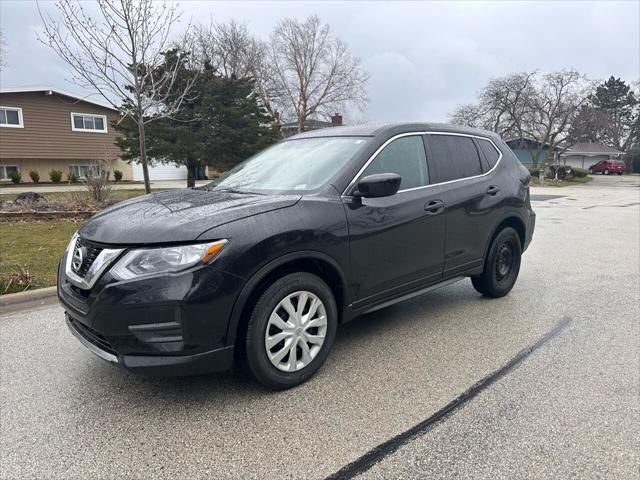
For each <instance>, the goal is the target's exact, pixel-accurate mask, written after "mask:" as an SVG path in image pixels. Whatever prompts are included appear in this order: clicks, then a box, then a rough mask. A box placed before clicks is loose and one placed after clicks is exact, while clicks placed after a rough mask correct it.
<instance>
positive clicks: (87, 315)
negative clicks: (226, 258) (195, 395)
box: [58, 258, 241, 376]
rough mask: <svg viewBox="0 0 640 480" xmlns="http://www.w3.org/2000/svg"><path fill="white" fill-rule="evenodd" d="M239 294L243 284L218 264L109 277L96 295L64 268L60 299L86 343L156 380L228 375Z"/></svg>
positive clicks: (96, 289) (99, 353) (72, 328)
mask: <svg viewBox="0 0 640 480" xmlns="http://www.w3.org/2000/svg"><path fill="white" fill-rule="evenodd" d="M64 261H65V259H64V258H63V259H62V261H61V265H64ZM240 287H241V279H240V278H238V277H236V276H234V275H231V274H228V273H225V272H223V271H221V270H217V269H215V268H213V266H211V265H208V266H204V267H199V268H196V269H193V270H190V271H186V272H183V273H180V274H175V275H164V276H158V277H149V278H146V279H139V280H131V281H125V282H117V281H115V280H114V279H113V278H111V277H110V275H109V273H105V274H104V275H103V277H102V278H101V279H100V280H99V281H98V282H97V283H96V284H95V286H94V287H93V288H92V289H91V290H81V289H79V288H77V287H75V286H74V285H72V284H71V283H69V282H68V281H67V280H66V278H65V274H64V268H60V269H59V273H58V298H59V299H60V302H61V303H62V305H63V307H64V309H65V312H66V316H67V325H68V327H69V329H70V331H71V333H72V334H73V335H74V336H75V337H76V338H77V339H78V340H79V341H80V343H82V344H83V345H84V346H85V347H86V348H87V349H88V350H90V351H91V352H92V353H94V354H95V355H97V356H98V357H100V358H102V359H103V360H106V361H108V362H110V363H113V364H116V365H120V366H122V367H125V368H127V369H129V370H131V371H135V372H139V373H146V374H151V375H166V376H173V375H194V374H201V373H206V372H213V371H224V370H228V369H229V368H230V367H231V366H232V362H233V357H234V355H233V342H232V341H228V339H227V337H226V335H227V330H228V323H229V318H230V315H231V310H232V308H233V304H234V302H235V300H236V298H237V295H238V292H239V290H240Z"/></svg>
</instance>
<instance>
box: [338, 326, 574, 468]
mask: <svg viewBox="0 0 640 480" xmlns="http://www.w3.org/2000/svg"><path fill="white" fill-rule="evenodd" d="M571 321H572V320H571V318H569V317H563V318H562V319H561V320H560V321H558V322H557V323H556V324H555V325H554V326H553V328H552V329H551V330H549V331H548V332H547V333H545V334H544V335H543V336H542V337H540V338H539V339H538V340H537V341H536V342H535V343H534V344H532V345H529V346H528V347H526V348H524V349H522V350H520V351H519V352H518V353H517V354H516V355H515V356H514V357H512V358H511V359H510V360H509V361H508V362H507V363H505V364H504V365H503V366H502V367H500V368H498V369H497V370H494V371H493V372H491V373H490V374H489V375H487V376H486V377H484V378H483V379H482V380H480V381H478V382H477V383H475V384H474V385H472V386H471V387H470V388H469V389H467V390H466V391H465V392H463V393H462V394H460V395H458V396H457V397H456V398H454V399H453V400H452V401H451V402H449V403H448V404H446V405H445V406H444V407H442V408H441V409H440V410H438V411H437V412H435V413H434V414H433V415H431V416H430V417H428V418H426V419H425V420H423V421H422V422H420V423H418V424H417V425H415V426H413V427H411V428H410V429H409V430H406V431H404V432H402V433H400V434H398V435H396V436H395V437H392V438H390V439H389V440H387V441H385V442H383V443H381V444H379V445H377V446H376V447H374V448H372V449H371V450H369V451H368V452H366V453H365V454H363V455H362V456H360V457H359V458H357V459H356V460H354V461H353V462H351V463H349V464H347V465H345V466H344V467H342V468H341V469H340V470H338V471H337V472H335V473H333V474H331V475H329V476H328V477H327V479H326V480H334V479H347V478H355V477H356V476H358V475H360V474H362V473H364V472H366V471H367V470H369V469H371V467H373V466H374V465H376V464H377V463H379V462H381V461H382V460H383V459H385V458H386V457H388V456H389V455H391V454H392V453H394V452H395V451H396V450H398V449H399V448H400V447H402V446H404V445H405V444H407V443H408V442H409V441H411V440H412V439H414V438H416V437H418V436H421V435H424V434H425V433H427V432H429V431H430V430H431V429H433V428H434V427H436V426H437V425H438V424H440V423H442V422H444V421H446V420H447V419H448V418H449V417H450V416H452V415H453V414H454V413H455V412H456V411H457V410H458V409H459V408H461V407H462V406H464V405H465V404H466V403H467V402H469V401H470V400H472V399H473V398H475V397H476V396H478V395H479V394H480V393H481V392H482V391H484V390H485V389H487V388H489V387H490V386H491V385H493V384H494V383H495V382H497V381H498V380H500V379H501V378H502V377H504V376H505V375H507V374H508V373H509V372H511V370H513V369H515V368H517V367H518V366H519V365H520V364H522V362H524V360H526V359H527V358H528V357H529V356H530V355H531V354H532V353H534V352H535V351H536V350H538V349H539V348H540V347H542V346H543V345H545V344H547V343H548V342H550V341H551V340H553V339H554V338H555V337H557V336H558V335H560V334H561V333H562V332H563V331H564V330H565V329H566V328H567V327H568V326H569V325H570V324H571Z"/></svg>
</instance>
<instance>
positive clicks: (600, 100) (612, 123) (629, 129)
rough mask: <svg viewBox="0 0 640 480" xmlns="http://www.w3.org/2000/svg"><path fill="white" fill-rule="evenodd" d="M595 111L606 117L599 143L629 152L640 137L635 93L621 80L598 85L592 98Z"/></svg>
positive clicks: (611, 78) (612, 78) (599, 133)
mask: <svg viewBox="0 0 640 480" xmlns="http://www.w3.org/2000/svg"><path fill="white" fill-rule="evenodd" d="M591 104H592V106H593V109H594V111H595V112H598V113H599V114H601V115H605V116H606V122H605V125H603V126H602V128H601V129H600V131H599V132H598V138H599V140H600V141H601V142H602V143H604V144H606V145H608V146H610V147H613V148H616V149H618V150H620V151H623V152H624V151H627V150H628V149H629V147H630V146H631V145H633V144H634V143H636V142H638V139H639V138H640V103H639V99H638V97H637V96H636V93H635V92H634V91H633V90H632V89H631V87H630V86H629V85H627V84H626V83H625V82H624V80H621V79H620V78H615V77H613V76H612V77H610V78H609V80H607V81H606V82H604V83H602V84H601V85H598V87H597V88H596V92H595V94H594V95H593V96H592V97H591Z"/></svg>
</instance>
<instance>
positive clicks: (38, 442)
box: [0, 176, 640, 479]
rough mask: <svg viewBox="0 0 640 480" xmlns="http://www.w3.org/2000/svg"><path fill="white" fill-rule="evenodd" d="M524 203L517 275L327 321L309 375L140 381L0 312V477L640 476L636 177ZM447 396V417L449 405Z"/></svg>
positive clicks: (45, 310)
mask: <svg viewBox="0 0 640 480" xmlns="http://www.w3.org/2000/svg"><path fill="white" fill-rule="evenodd" d="M533 193H534V194H535V195H536V197H534V198H543V197H537V196H538V195H560V196H561V197H559V198H548V199H546V200H540V201H535V202H534V208H535V209H536V211H537V213H538V225H537V229H536V234H535V236H534V240H533V244H532V246H531V247H530V249H529V250H528V251H527V252H526V254H525V256H524V259H523V266H522V270H521V274H520V278H519V280H518V283H517V284H516V286H515V288H514V290H513V291H512V292H511V294H510V295H508V296H507V297H505V298H502V299H498V300H488V299H484V298H482V297H480V296H479V295H478V294H477V293H476V292H475V291H474V290H473V288H472V286H471V283H470V282H469V281H468V280H465V281H463V282H459V283H457V284H454V285H452V286H449V287H446V288H443V289H441V290H438V291H436V292H434V293H431V294H428V295H425V296H423V297H420V298H416V299H413V300H410V301H408V302H406V303H404V304H401V305H396V306H393V307H390V308H387V309H385V310H381V311H378V312H375V313H373V314H370V315H367V316H365V317H362V318H360V319H358V320H356V321H354V322H352V323H350V324H348V325H345V326H344V327H342V328H341V329H340V330H339V333H338V337H337V340H336V344H335V347H334V350H333V352H332V354H331V355H330V357H329V359H328V361H327V364H326V365H325V366H324V368H323V369H322V370H321V371H320V372H319V374H318V375H317V376H316V377H315V378H314V379H313V380H312V381H310V382H309V383H307V384H305V385H302V386H300V387H298V388H296V389H293V390H290V391H286V392H280V393H272V392H269V391H265V390H264V389H262V388H261V387H259V386H258V385H256V384H255V383H253V382H250V381H248V380H247V379H246V378H241V377H236V376H232V375H211V376H202V377H193V378H182V379H175V378H174V379H154V378H144V377H139V376H134V375H132V374H129V373H127V372H125V371H122V370H119V369H116V368H114V367H111V366H110V365H108V364H106V363H104V362H102V361H101V360H99V359H97V358H95V357H93V356H92V355H91V354H90V353H88V352H87V351H85V350H84V349H83V348H82V347H81V346H80V345H79V344H78V343H77V341H76V340H75V339H74V338H73V337H72V336H71V335H70V333H69V332H67V331H66V327H65V326H64V322H63V314H62V310H61V309H60V308H59V307H57V306H45V307H40V308H37V309H31V310H28V311H21V312H20V311H19V312H12V313H6V314H5V315H3V316H2V317H1V318H0V478H3V479H21V478H38V479H46V478H55V479H75V478H91V479H102V478H113V479H123V478H144V479H146V478H171V479H173V478H243V479H245V478H325V477H327V476H330V475H335V476H336V477H339V478H349V477H354V476H362V477H363V478H375V479H379V478H456V477H458V478H492V479H495V478H569V477H574V478H621V479H622V478H624V479H631V478H640V474H639V470H640V271H639V268H640V266H639V265H640V232H639V227H640V177H627V176H625V177H608V178H607V177H596V179H595V181H594V182H592V184H590V185H587V186H581V187H567V188H561V189H558V188H537V189H535V190H534V192H533ZM443 409H444V410H443Z"/></svg>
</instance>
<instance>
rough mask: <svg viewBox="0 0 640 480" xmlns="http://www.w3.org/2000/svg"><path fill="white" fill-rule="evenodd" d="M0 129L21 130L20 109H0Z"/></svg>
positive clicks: (22, 125)
mask: <svg viewBox="0 0 640 480" xmlns="http://www.w3.org/2000/svg"><path fill="white" fill-rule="evenodd" d="M0 127H11V128H22V127H24V124H23V123H22V109H21V108H16V107H0Z"/></svg>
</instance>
